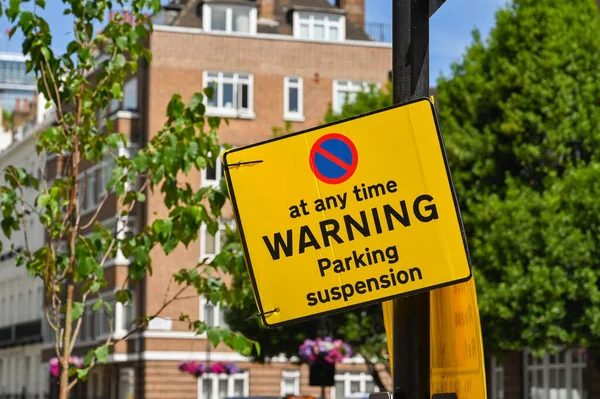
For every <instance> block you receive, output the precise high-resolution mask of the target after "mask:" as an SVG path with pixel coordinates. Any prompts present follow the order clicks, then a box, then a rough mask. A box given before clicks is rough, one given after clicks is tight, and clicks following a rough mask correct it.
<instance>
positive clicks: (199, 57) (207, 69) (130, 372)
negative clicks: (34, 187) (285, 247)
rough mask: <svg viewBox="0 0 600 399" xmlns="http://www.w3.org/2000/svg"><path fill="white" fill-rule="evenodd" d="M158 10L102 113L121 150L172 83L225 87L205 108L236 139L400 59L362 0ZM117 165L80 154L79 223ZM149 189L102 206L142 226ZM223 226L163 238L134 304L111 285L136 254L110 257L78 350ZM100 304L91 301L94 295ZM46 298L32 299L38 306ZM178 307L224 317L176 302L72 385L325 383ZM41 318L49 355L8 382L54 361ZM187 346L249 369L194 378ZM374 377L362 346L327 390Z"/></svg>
mask: <svg viewBox="0 0 600 399" xmlns="http://www.w3.org/2000/svg"><path fill="white" fill-rule="evenodd" d="M154 19H155V26H154V32H153V33H152V35H151V36H150V38H149V39H148V43H147V44H148V46H149V47H150V49H151V51H152V54H153V59H152V63H151V64H146V63H142V64H141V65H140V68H139V70H138V71H137V73H136V75H135V76H132V77H130V78H129V79H128V81H127V82H126V84H125V86H124V89H123V91H124V98H123V101H114V102H113V103H112V104H111V105H110V107H109V109H108V110H107V111H106V112H102V113H100V114H101V115H99V117H101V118H109V119H111V120H113V121H114V122H115V129H116V130H117V131H120V132H122V133H124V134H125V135H127V136H128V137H129V138H130V140H131V146H130V147H128V148H121V149H120V153H121V155H128V154H132V153H134V152H135V151H136V149H137V148H140V147H141V146H143V145H145V143H146V142H147V141H148V140H149V139H150V138H151V137H152V135H153V134H154V133H153V132H156V131H158V130H159V128H160V127H161V126H162V124H163V122H164V120H165V114H166V107H167V104H168V101H169V100H170V98H171V96H172V95H173V94H175V93H179V94H181V95H182V97H183V99H184V100H186V101H187V100H189V99H190V98H191V96H192V94H193V93H196V92H200V91H202V90H203V88H205V87H207V86H213V87H216V94H215V97H214V98H213V99H212V100H211V101H209V102H208V103H207V115H215V116H222V117H227V118H228V119H229V125H224V124H223V125H222V127H221V128H220V129H219V135H220V141H221V142H222V143H229V144H232V145H234V146H239V145H245V144H250V143H253V142H256V141H260V140H265V139H268V138H270V137H272V135H273V128H275V127H283V126H284V124H285V123H286V122H289V123H291V124H292V129H293V130H301V129H304V128H309V127H313V126H316V125H318V124H319V123H321V122H322V120H323V117H324V115H325V113H326V111H327V110H328V107H329V106H331V107H333V109H334V110H336V111H337V110H340V109H341V107H342V105H343V103H344V101H346V99H350V100H351V99H352V98H353V96H355V95H356V93H357V92H360V91H362V90H365V89H367V87H368V85H370V84H375V85H384V84H385V83H386V82H387V79H388V76H389V71H390V69H391V45H389V44H385V43H378V42H375V41H373V40H371V39H370V38H369V37H368V36H367V34H366V33H365V31H364V0H339V1H336V2H331V1H328V0H262V1H253V0H204V1H199V0H187V1H186V0H178V1H177V0H176V1H174V2H172V3H170V4H168V5H166V6H164V7H163V10H162V11H161V12H160V13H159V14H158V15H156V16H154ZM34 130H35V129H34ZM25 137H31V136H30V135H28V134H25ZM13 146H14V145H13ZM13 148H15V147H13ZM9 151H10V148H9ZM60 168H61V159H60V158H57V157H49V159H47V160H46V170H47V173H48V177H49V178H50V179H51V178H52V176H53V175H56V173H57V171H58V170H59V169H60ZM111 170H112V163H111V162H110V160H109V158H106V160H105V161H103V162H101V163H99V164H96V165H87V166H84V168H83V171H82V172H81V175H80V176H79V179H80V182H81V183H83V184H81V187H82V188H81V192H80V198H81V205H80V207H81V209H82V224H85V223H86V222H87V220H89V218H91V217H92V215H93V214H94V213H95V211H96V210H97V209H98V207H99V206H100V203H101V200H102V198H103V197H104V196H105V195H106V193H105V192H104V186H105V184H106V182H107V181H108V179H109V176H110V173H111ZM221 175H222V170H221V166H220V165H217V166H216V167H215V168H207V169H206V170H203V171H202V172H196V173H194V172H192V173H189V174H188V175H187V176H185V177H184V178H182V183H189V184H190V185H191V186H192V187H196V188H198V187H200V186H201V185H212V184H216V183H217V181H218V180H219V178H220V176H221ZM147 198H148V200H147V202H146V203H145V204H144V206H138V207H136V208H135V209H134V212H133V213H132V214H130V215H128V216H127V217H125V218H123V217H120V216H119V212H118V210H117V206H116V201H115V198H114V195H110V194H108V200H107V201H105V202H104V203H103V205H102V207H101V208H100V210H99V216H98V218H99V221H100V222H101V223H102V224H103V225H104V226H105V227H108V228H113V227H114V228H116V230H121V227H123V226H125V230H124V231H123V232H122V234H127V233H128V231H137V230H139V229H140V228H141V226H143V225H145V224H151V223H152V222H153V220H154V219H155V218H157V217H162V216H164V214H165V212H166V210H165V208H164V206H163V205H162V204H163V199H162V197H161V196H160V194H159V193H156V194H152V193H148V195H147ZM225 214H226V215H227V214H229V216H228V217H225V218H224V219H223V221H222V222H223V225H224V224H225V223H229V222H230V221H231V219H232V217H231V214H230V212H229V213H227V212H226V213H225ZM84 234H85V231H84ZM220 235H221V234H220V233H218V234H217V236H216V237H212V236H210V235H209V234H207V233H206V231H204V230H202V231H201V232H200V238H199V242H197V243H196V244H194V245H190V246H189V247H188V248H187V249H185V248H177V249H176V250H175V251H173V252H172V253H171V254H170V255H169V256H168V257H166V256H165V255H164V253H163V252H162V251H160V250H156V251H154V252H153V253H152V254H151V256H152V258H153V270H154V271H153V276H152V277H151V278H148V279H146V280H144V281H142V282H140V283H138V284H135V285H130V288H131V289H132V290H133V292H134V300H133V301H132V302H131V303H128V304H126V305H122V304H119V303H116V301H115V298H114V292H115V291H116V290H117V289H118V288H119V287H121V285H122V284H123V282H124V281H125V280H126V277H127V275H128V260H127V259H126V258H125V257H123V256H117V257H116V258H115V259H112V260H110V262H109V263H108V264H107V265H106V270H105V276H106V278H107V280H108V282H109V286H108V287H107V288H106V289H104V290H103V291H102V293H101V296H102V298H103V299H104V300H105V301H108V302H112V303H113V304H114V306H113V307H114V314H113V315H106V314H104V313H103V312H95V313H92V312H89V311H88V312H85V314H84V319H83V323H82V330H81V334H80V339H79V341H78V344H77V346H76V348H75V353H76V354H79V355H81V356H83V355H84V354H85V353H86V352H87V350H88V349H89V348H90V347H93V346H96V345H98V344H99V343H100V342H102V340H103V339H105V338H106V336H107V334H108V333H109V319H113V320H114V335H115V337H120V336H121V337H122V336H124V334H126V332H127V329H128V327H129V325H130V322H131V321H132V320H133V318H134V317H138V316H145V315H152V314H154V313H155V312H156V311H157V310H158V308H159V307H160V306H161V305H162V301H163V298H164V293H165V291H166V290H167V285H168V282H169V280H170V278H171V276H172V274H173V273H174V272H175V271H177V270H179V269H180V268H181V267H190V266H193V265H195V264H197V263H198V262H199V261H200V260H201V259H205V258H211V257H212V256H214V255H215V254H216V253H218V252H219V250H220V245H221V241H220V240H221V237H220ZM92 304H93V302H92V301H90V302H89V303H88V304H86V307H87V309H89V307H91V306H92ZM41 306H42V305H41V304H40V307H41ZM38 310H39V309H37V310H36V311H35V312H34V313H35V314H36V317H37V316H39V315H38V313H37V312H38ZM39 313H40V314H41V312H39ZM181 313H184V314H188V315H190V317H192V318H196V317H197V318H200V319H201V320H204V321H207V323H209V324H211V325H214V326H220V325H223V324H224V320H223V310H222V309H220V308H219V307H214V306H213V305H211V304H209V303H207V302H206V301H205V300H204V298H193V299H187V300H185V301H180V302H177V304H176V306H172V307H170V308H167V310H166V311H165V312H163V313H162V314H161V318H159V319H155V320H153V321H152V322H151V323H150V326H149V327H148V329H147V330H146V331H143V332H141V333H137V334H134V335H132V336H131V337H129V338H128V339H127V341H124V342H119V343H118V344H116V345H115V346H114V347H112V348H111V354H110V356H109V362H108V364H107V365H104V366H100V367H97V368H95V369H94V371H93V372H92V373H91V374H90V376H89V379H88V381H87V382H86V383H85V384H79V385H78V386H77V388H76V391H75V392H74V393H73V397H74V398H107V399H108V398H110V399H113V398H114V399H117V398H119V399H121V398H140V399H141V398H203V399H223V398H226V397H234V396H280V395H285V394H303V395H307V394H312V395H316V396H318V395H320V389H319V388H316V389H315V388H310V387H309V386H308V369H307V368H306V367H298V366H296V365H295V364H293V363H291V362H289V361H288V359H283V358H278V359H272V361H271V362H270V363H268V364H265V365H256V364H253V363H250V362H249V359H248V358H245V357H242V356H240V355H239V354H237V353H235V352H233V351H231V350H229V349H228V348H226V347H222V346H219V347H218V348H211V347H210V344H209V343H208V340H207V339H206V336H196V335H195V334H194V333H193V332H190V331H189V330H188V325H187V323H183V322H180V321H179V316H180V314H181ZM42 324H43V334H42V335H43V342H42V343H41V346H40V347H39V348H38V349H35V350H37V351H39V353H40V356H39V357H35V356H34V355H33V354H31V355H28V356H29V357H28V359H30V360H29V362H30V363H27V362H25V363H23V362H20V361H17V362H11V363H9V364H8V366H7V367H5V371H3V372H0V386H1V383H2V382H8V381H9V380H10V379H11V376H14V375H16V373H19V372H20V371H24V370H25V369H23V367H26V368H27V366H26V364H32V366H31V367H33V366H35V367H37V368H36V370H40V366H41V367H42V368H41V369H44V367H45V365H46V362H47V361H48V360H49V359H50V358H51V357H53V356H55V353H54V349H53V342H54V339H53V337H52V332H51V331H50V329H49V328H48V327H47V325H46V323H44V322H42ZM299 344H300V343H299ZM32 356H33V357H32ZM38 359H39V360H38ZM182 360H196V361H200V362H208V361H210V362H214V361H227V362H234V363H236V365H237V366H238V367H239V368H240V370H241V371H240V372H239V373H238V374H235V375H231V376H214V377H206V378H201V379H199V380H198V379H196V378H194V377H192V376H190V375H189V374H184V373H182V372H180V371H179V370H178V368H177V364H178V362H179V361H182ZM38 361H39V362H41V364H40V363H37V362H38ZM33 363H35V365H33ZM0 364H1V363H0ZM32 369H33V368H32ZM2 373H4V374H2ZM46 377H47V376H46ZM9 387H10V391H7V393H9V394H16V393H19V392H20V387H17V386H16V385H14V384H11V385H9ZM47 387H48V389H47V390H45V389H44V387H42V388H40V390H37V389H36V392H38V393H39V394H40V395H46V394H50V395H51V396H52V395H53V390H55V388H56V384H55V383H52V382H50V384H48V385H47ZM15 390H16V392H15ZM373 390H374V384H373V381H372V378H371V376H370V375H369V374H368V372H367V369H366V367H365V365H364V364H363V363H362V360H361V359H359V358H356V359H350V360H349V361H348V362H347V363H345V364H343V365H340V366H339V367H338V375H337V376H336V386H335V388H333V389H332V390H331V395H332V397H335V398H336V399H345V398H356V399H358V398H362V397H366V396H367V395H368V393H369V392H372V391H373ZM31 392H33V391H31ZM40 397H41V396H40Z"/></svg>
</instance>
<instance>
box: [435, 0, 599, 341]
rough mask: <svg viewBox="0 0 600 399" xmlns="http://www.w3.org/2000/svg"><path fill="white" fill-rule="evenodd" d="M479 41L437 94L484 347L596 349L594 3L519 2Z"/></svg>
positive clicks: (596, 22)
mask: <svg viewBox="0 0 600 399" xmlns="http://www.w3.org/2000/svg"><path fill="white" fill-rule="evenodd" d="M473 38H474V42H473V44H472V45H471V46H470V47H469V48H468V49H467V51H466V54H465V55H464V57H463V58H462V60H460V61H459V62H458V63H456V64H455V65H453V66H452V71H451V74H450V76H449V77H446V78H442V79H440V81H439V85H438V97H439V109H440V119H441V126H442V129H443V133H444V138H445V141H446V146H447V150H448V157H449V162H450V167H451V170H452V174H453V178H454V182H455V185H456V189H457V194H458V198H459V201H460V204H461V208H462V211H463V218H464V222H465V228H466V230H467V238H468V240H469V244H470V248H471V256H472V260H473V264H474V268H475V276H476V282H477V287H478V291H479V303H480V309H481V316H482V324H483V334H484V341H485V343H486V346H487V349H490V350H492V351H498V350H511V349H521V348H523V347H532V348H535V349H539V350H540V351H553V350H555V348H556V345H558V344H565V345H568V346H578V345H583V346H593V345H597V342H598V337H599V336H600V335H599V334H600V324H599V323H600V307H599V305H600V302H599V301H600V295H599V291H598V286H597V282H598V278H599V277H600V276H599V271H600V269H599V267H598V259H600V258H599V255H600V253H599V252H598V248H600V247H599V246H598V237H600V236H599V233H600V230H599V229H598V224H597V222H596V216H597V213H596V212H597V209H596V205H595V203H596V198H597V183H596V181H597V179H599V178H600V175H599V174H598V161H599V160H600V159H599V156H600V147H599V144H600V132H599V131H598V129H597V126H598V124H599V122H600V107H599V106H598V99H599V98H600V85H599V84H598V82H599V81H600V79H599V78H600V71H599V70H598V68H597V65H598V62H599V61H600V52H599V51H598V49H599V45H600V41H599V39H600V20H599V16H598V9H597V7H596V4H595V2H594V1H593V0H582V1H577V2H572V1H568V0H552V1H550V0H542V1H537V0H515V1H514V2H513V3H512V4H510V5H508V6H506V7H505V8H503V9H501V10H499V11H498V12H497V14H496V26H495V27H494V28H493V30H492V31H491V34H490V37H489V39H488V40H487V41H486V42H483V41H482V40H481V38H480V35H479V33H478V32H475V33H474V35H473ZM586 215H587V216H586Z"/></svg>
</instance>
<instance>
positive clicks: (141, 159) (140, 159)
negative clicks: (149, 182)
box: [132, 151, 150, 172]
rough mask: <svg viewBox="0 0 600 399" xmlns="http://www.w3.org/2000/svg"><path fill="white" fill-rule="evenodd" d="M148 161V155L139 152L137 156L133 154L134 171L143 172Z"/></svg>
mask: <svg viewBox="0 0 600 399" xmlns="http://www.w3.org/2000/svg"><path fill="white" fill-rule="evenodd" d="M149 161H150V158H149V157H148V155H147V154H146V153H144V152H142V151H140V152H138V153H137V154H135V157H134V158H133V161H132V163H133V167H134V168H135V170H136V171H138V172H143V171H145V170H146V169H147V168H148V165H149Z"/></svg>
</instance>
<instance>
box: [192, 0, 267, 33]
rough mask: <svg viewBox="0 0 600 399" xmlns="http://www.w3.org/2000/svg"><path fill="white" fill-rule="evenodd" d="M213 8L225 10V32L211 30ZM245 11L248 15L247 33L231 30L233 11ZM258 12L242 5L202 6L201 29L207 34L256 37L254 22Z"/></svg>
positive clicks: (254, 8) (253, 8)
mask: <svg viewBox="0 0 600 399" xmlns="http://www.w3.org/2000/svg"><path fill="white" fill-rule="evenodd" d="M214 8H220V9H225V30H224V31H222V30H213V29H212V11H213V9H214ZM234 8H235V9H237V10H247V11H248V13H249V18H248V24H249V26H248V32H240V31H234V30H233V9H234ZM257 15H258V12H257V10H256V7H253V6H243V5H224V4H206V3H205V4H203V5H202V27H203V29H204V30H205V31H207V32H215V33H224V34H236V35H256V21H257Z"/></svg>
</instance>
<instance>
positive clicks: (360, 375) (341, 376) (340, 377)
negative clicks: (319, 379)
mask: <svg viewBox="0 0 600 399" xmlns="http://www.w3.org/2000/svg"><path fill="white" fill-rule="evenodd" d="M334 379H335V381H343V382H344V398H345V399H348V398H356V399H362V398H364V397H365V394H367V395H368V394H370V393H371V392H367V382H373V377H372V376H370V375H369V374H367V373H365V372H362V371H361V372H350V371H346V372H344V373H338V374H336V375H335V377H334ZM352 382H359V383H360V392H358V393H352V390H351V384H352ZM373 387H374V389H375V392H379V388H378V387H377V385H375V384H373ZM336 395H337V392H336V387H335V385H334V386H333V387H331V398H332V399H336Z"/></svg>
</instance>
